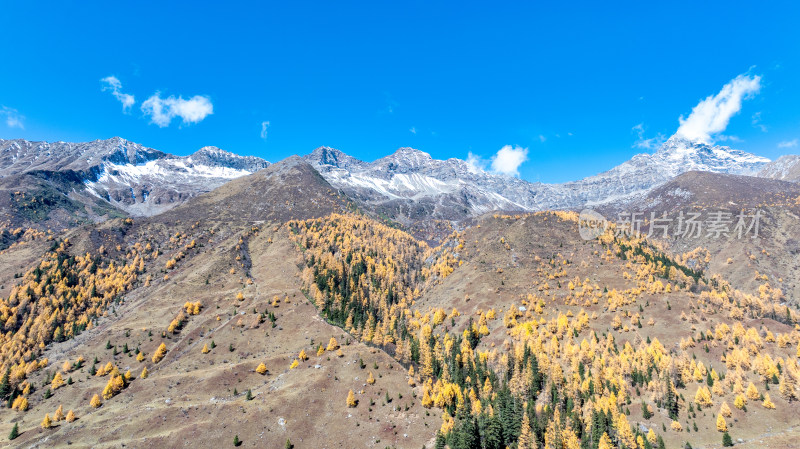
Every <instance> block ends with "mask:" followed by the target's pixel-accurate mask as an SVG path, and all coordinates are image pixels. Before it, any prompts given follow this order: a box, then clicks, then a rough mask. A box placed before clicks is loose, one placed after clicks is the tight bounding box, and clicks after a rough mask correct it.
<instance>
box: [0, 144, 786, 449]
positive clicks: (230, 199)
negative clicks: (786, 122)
mask: <svg viewBox="0 0 800 449" xmlns="http://www.w3.org/2000/svg"><path fill="white" fill-rule="evenodd" d="M798 173H800V157H798V156H792V155H787V156H783V157H781V158H780V159H778V160H775V161H770V160H768V159H766V158H763V157H760V156H756V155H754V154H750V153H747V152H744V151H740V150H736V149H733V148H729V147H727V146H715V145H710V144H704V143H701V142H698V141H692V140H688V139H686V138H681V137H678V136H673V137H672V138H670V139H669V140H667V141H666V142H665V143H664V144H663V145H662V146H660V148H658V149H657V150H655V151H653V152H650V153H644V154H639V155H636V156H634V157H633V158H632V159H630V160H628V161H626V162H623V163H622V164H620V165H617V166H616V167H613V168H611V169H609V170H607V171H604V172H602V173H599V174H597V175H594V176H590V177H588V178H584V179H580V180H576V181H572V182H567V183H563V184H544V183H531V182H527V181H524V180H522V179H519V178H516V177H510V176H505V175H499V174H496V173H493V172H489V171H486V170H484V169H482V168H480V167H477V166H475V165H474V164H471V163H468V162H467V161H464V160H460V159H448V160H436V159H433V158H432V157H431V156H430V155H429V154H427V153H425V152H423V151H420V150H416V149H412V148H400V149H398V150H397V151H395V152H394V153H392V154H390V155H388V156H385V157H382V158H379V159H376V160H374V161H371V162H368V161H361V160H358V159H356V158H353V157H351V156H348V155H347V154H345V153H343V152H342V151H339V150H336V149H333V148H329V147H320V148H317V149H315V150H313V151H312V152H311V153H309V154H307V155H305V156H291V157H289V158H287V159H284V160H281V161H277V162H275V163H269V162H267V161H265V160H263V159H260V158H257V157H252V156H239V155H236V154H234V153H229V152H227V151H223V150H221V149H219V148H216V147H204V148H201V149H199V150H198V151H197V152H195V153H193V154H191V155H189V156H174V155H171V154H169V153H166V152H162V151H159V150H156V149H152V148H147V147H145V146H142V145H140V144H137V143H134V142H130V141H127V140H125V139H122V138H118V137H115V138H112V139H108V140H98V141H93V142H86V143H65V142H50V143H48V142H30V141H25V140H20V139H15V140H0V376H2V378H1V379H0V399H1V400H2V407H0V423H2V424H0V429H2V430H3V431H4V432H8V433H9V440H7V441H6V440H4V442H3V443H2V445H7V446H9V447H42V448H44V447H48V448H49V447H66V446H70V447H97V448H106V447H108V448H110V447H176V448H177V447H197V445H198V444H199V445H201V446H203V447H229V446H231V445H234V446H242V447H269V448H286V447H296V448H301V447H302V448H306V447H308V448H333V447H340V448H356V447H359V448H360V447H365V448H383V447H392V448H394V447H402V448H405V447H413V448H419V447H425V448H445V447H449V448H452V449H462V448H465V449H473V448H480V449H502V448H512V449H531V448H537V449H539V448H559V449H560V448H567V449H577V448H593V449H596V448H611V447H619V448H627V449H634V448H636V449H649V448H667V447H668V448H678V447H695V448H698V447H708V448H711V447H719V446H720V442H723V443H725V444H726V445H727V444H728V443H730V444H735V445H736V446H741V447H758V448H785V447H796V445H797V441H798V439H800V401H798V399H799V398H800V390H798V385H800V366H798V358H800V313H799V312H798V298H800V268H799V267H798V264H797V260H798V257H800V239H799V238H798V236H800V183H798V180H800V177H799V176H798ZM584 209H593V210H595V211H598V212H600V213H602V214H603V215H604V216H606V217H609V218H612V220H611V221H610V223H609V224H608V226H607V227H606V228H603V229H601V230H600V231H599V232H598V233H597V235H593V236H591V237H590V238H588V239H584V238H582V237H581V235H582V233H581V232H579V228H580V226H582V225H584V224H585V223H584V222H583V221H581V218H580V217H581V216H580V215H579V213H580V212H581V211H582V210H584ZM632 210H635V211H639V212H641V213H642V214H643V216H644V217H646V218H652V217H662V218H663V217H673V218H674V217H683V216H684V215H681V214H683V213H688V212H695V211H699V212H708V211H714V212H715V213H719V214H723V215H724V216H726V217H729V220H731V222H732V223H735V217H737V216H740V215H741V214H743V213H745V212H746V213H748V214H753V213H754V211H758V217H759V218H760V220H761V222H760V228H759V229H758V231H757V232H751V233H750V234H748V235H746V236H745V238H742V237H741V236H739V235H737V234H736V232H733V231H729V232H722V233H717V235H714V233H709V232H703V233H699V234H697V235H689V234H687V233H661V232H651V229H655V227H656V226H655V221H650V220H649V219H648V220H645V221H644V223H643V228H642V231H643V232H642V233H641V234H631V233H624V232H618V231H620V230H621V229H622V223H621V222H619V223H618V222H617V221H618V220H615V219H617V218H618V217H620V216H621V215H623V214H624V213H625V212H626V211H632ZM725 214H727V215H725ZM721 216H722V215H721Z"/></svg>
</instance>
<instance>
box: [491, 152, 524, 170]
mask: <svg viewBox="0 0 800 449" xmlns="http://www.w3.org/2000/svg"><path fill="white" fill-rule="evenodd" d="M527 160H528V149H527V148H522V147H520V146H514V147H512V146H511V145H506V146H504V147H503V148H500V151H498V152H497V154H495V155H494V156H492V171H493V172H495V173H500V174H503V175H508V176H519V166H520V165H522V163H523V162H525V161H527Z"/></svg>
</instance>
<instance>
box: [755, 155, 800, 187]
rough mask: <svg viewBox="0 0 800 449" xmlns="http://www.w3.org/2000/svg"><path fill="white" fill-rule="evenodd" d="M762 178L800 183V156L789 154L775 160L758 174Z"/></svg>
mask: <svg viewBox="0 0 800 449" xmlns="http://www.w3.org/2000/svg"><path fill="white" fill-rule="evenodd" d="M758 176H759V177H761V178H772V179H779V180H781V181H800V156H798V155H796V154H787V155H784V156H781V157H779V158H778V159H775V160H774V161H772V162H770V163H769V164H767V165H765V166H764V168H762V169H761V171H760V172H758Z"/></svg>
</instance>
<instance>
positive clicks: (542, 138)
mask: <svg viewBox="0 0 800 449" xmlns="http://www.w3.org/2000/svg"><path fill="white" fill-rule="evenodd" d="M545 140H547V137H545V136H544V134H539V141H540V142H542V143H544V141H545Z"/></svg>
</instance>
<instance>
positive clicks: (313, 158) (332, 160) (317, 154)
mask: <svg viewBox="0 0 800 449" xmlns="http://www.w3.org/2000/svg"><path fill="white" fill-rule="evenodd" d="M304 159H305V160H306V161H307V162H309V163H310V164H312V165H315V166H329V167H335V168H341V169H349V168H352V167H358V166H362V165H363V164H364V162H363V161H360V160H358V159H356V158H354V157H352V156H350V155H348V154H345V153H344V152H342V151H339V150H337V149H336V148H331V147H327V146H321V147H318V148H316V149H315V150H314V151H312V152H311V153H310V154H308V155H306V156H305V157H304Z"/></svg>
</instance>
